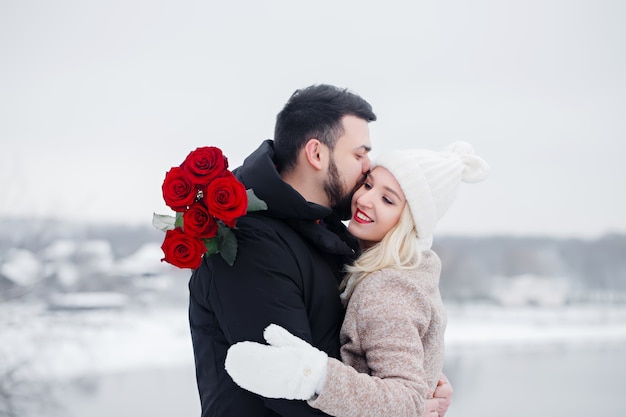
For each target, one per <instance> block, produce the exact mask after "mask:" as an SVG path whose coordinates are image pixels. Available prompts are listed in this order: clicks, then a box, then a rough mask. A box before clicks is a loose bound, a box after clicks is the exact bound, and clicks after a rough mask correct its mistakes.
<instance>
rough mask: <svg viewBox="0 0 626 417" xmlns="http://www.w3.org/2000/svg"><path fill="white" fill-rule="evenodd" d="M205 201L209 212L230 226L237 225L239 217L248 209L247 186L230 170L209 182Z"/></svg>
mask: <svg viewBox="0 0 626 417" xmlns="http://www.w3.org/2000/svg"><path fill="white" fill-rule="evenodd" d="M204 202H205V203H206V206H207V208H208V209H209V213H211V215H213V216H215V217H217V218H218V219H220V220H221V221H223V222H224V223H225V224H226V225H227V226H228V227H235V221H236V220H237V218H238V217H241V216H243V215H244V214H246V211H247V210H248V195H247V194H246V187H245V186H244V185H243V184H242V183H241V182H240V181H239V180H238V179H237V178H235V176H234V175H233V173H232V172H230V171H226V172H225V174H224V176H223V177H220V178H216V179H215V180H213V182H211V183H210V184H209V186H208V187H207V189H206V192H205V193H204Z"/></svg>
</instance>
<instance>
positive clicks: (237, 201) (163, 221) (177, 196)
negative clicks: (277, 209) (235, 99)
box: [152, 146, 267, 269]
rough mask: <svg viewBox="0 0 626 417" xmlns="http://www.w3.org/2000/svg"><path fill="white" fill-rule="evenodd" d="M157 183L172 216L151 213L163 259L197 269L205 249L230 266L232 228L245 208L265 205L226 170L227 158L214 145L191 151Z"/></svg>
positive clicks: (234, 252)
mask: <svg viewBox="0 0 626 417" xmlns="http://www.w3.org/2000/svg"><path fill="white" fill-rule="evenodd" d="M161 188H162V191H163V199H164V200H165V204H166V205H167V206H168V207H170V208H171V209H172V210H174V211H175V212H176V216H168V215H162V214H156V213H154V215H153V218H152V224H153V225H154V227H156V228H157V229H159V230H162V231H164V232H165V239H164V240H163V245H161V249H162V250H163V253H164V254H165V257H164V258H163V259H161V261H166V262H168V263H170V264H172V265H174V266H177V267H179V268H192V269H196V268H198V267H199V266H200V262H202V256H203V255H204V254H205V253H207V254H209V255H210V254H213V253H217V252H219V253H220V254H221V255H222V257H223V258H224V260H226V262H228V264H229V265H233V263H234V262H235V257H236V256H237V241H236V239H235V236H234V234H233V233H232V231H231V228H235V225H236V222H237V219H238V218H239V217H241V216H243V215H245V214H246V213H247V212H249V211H256V210H265V209H267V205H266V204H265V203H264V202H263V201H262V200H260V199H259V198H258V197H256V195H254V192H253V191H252V189H248V190H246V188H245V186H244V185H243V184H242V183H241V182H240V181H239V180H238V179H237V178H236V177H235V176H234V175H233V173H232V172H230V171H229V170H228V159H227V158H226V157H225V156H224V155H223V154H222V150H221V149H219V148H216V147H214V146H205V147H201V148H197V149H196V150H194V151H192V152H190V153H189V155H187V158H185V160H184V161H183V163H182V164H181V165H180V166H177V167H172V168H171V169H170V170H169V171H168V172H167V173H166V174H165V179H164V180H163V185H162V187H161Z"/></svg>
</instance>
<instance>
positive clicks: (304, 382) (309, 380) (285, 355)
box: [225, 324, 328, 400]
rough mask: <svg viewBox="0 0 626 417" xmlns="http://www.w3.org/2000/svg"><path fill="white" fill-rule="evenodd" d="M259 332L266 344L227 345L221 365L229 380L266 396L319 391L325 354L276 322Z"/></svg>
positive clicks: (296, 395) (300, 395)
mask: <svg viewBox="0 0 626 417" xmlns="http://www.w3.org/2000/svg"><path fill="white" fill-rule="evenodd" d="M263 336H264V337H265V340H266V341H267V342H268V343H269V345H262V344H260V343H256V342H239V343H235V344H234V345H232V346H231V347H230V348H229V349H228V353H227V354H226V362H225V367H226V371H227V372H228V374H229V375H230V376H231V378H232V379H233V381H235V383H236V384H237V385H239V386H240V387H241V388H244V389H247V390H248V391H252V392H254V393H255V394H259V395H262V396H264V397H267V398H285V399H288V400H308V399H310V398H312V397H313V396H314V395H315V392H316V389H318V392H319V388H321V386H322V385H323V383H324V380H325V379H326V366H327V364H328V355H326V354H325V353H324V352H322V351H320V350H318V349H316V348H314V347H313V346H311V345H310V344H308V343H307V342H305V341H304V340H302V339H300V338H298V337H296V336H294V335H292V334H291V333H289V332H288V331H287V330H285V329H283V328H282V327H280V326H278V325H276V324H270V325H269V326H267V328H266V329H265V332H264V333H263ZM318 386H319V388H318Z"/></svg>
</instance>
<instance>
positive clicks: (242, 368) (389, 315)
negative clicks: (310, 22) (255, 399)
mask: <svg viewBox="0 0 626 417" xmlns="http://www.w3.org/2000/svg"><path fill="white" fill-rule="evenodd" d="M488 170H489V167H488V165H487V164H486V163H485V161H483V160H482V159H481V158H479V157H478V156H476V155H475V154H474V152H473V149H472V147H471V146H470V145H469V144H467V143H464V142H457V143H455V144H453V145H451V146H450V147H448V149H446V151H444V152H433V151H427V150H409V151H395V152H390V153H387V154H386V155H383V156H382V157H381V158H379V159H378V160H377V161H376V167H375V168H374V169H373V170H372V171H371V173H370V174H369V175H368V178H367V180H366V181H365V183H364V184H363V185H362V187H361V188H359V189H358V190H357V191H356V193H355V194H354V196H353V199H352V219H351V220H350V223H349V225H348V230H349V231H350V232H351V233H352V234H353V235H354V236H355V237H357V238H358V239H359V240H360V242H361V246H362V249H363V252H362V254H361V255H360V256H359V258H358V259H357V260H356V261H355V262H354V264H353V265H351V266H349V267H348V268H347V274H346V277H345V279H344V280H343V282H342V285H341V289H342V290H343V292H342V295H341V296H342V300H343V302H344V305H345V306H346V316H345V319H344V322H343V325H342V328H341V333H340V341H341V345H342V347H341V358H342V362H339V361H338V360H335V359H332V358H328V357H327V355H326V354H325V353H323V352H321V351H319V350H317V349H316V348H314V347H312V346H310V345H309V344H308V343H306V342H304V341H303V340H301V339H299V338H297V337H295V336H293V335H291V334H290V333H288V332H287V331H286V330H284V329H283V328H281V327H279V326H277V325H270V326H268V328H267V329H266V330H265V333H264V336H265V339H266V341H267V342H268V343H269V345H261V344H258V343H253V342H242V343H237V344H235V345H233V346H232V347H231V348H230V349H229V352H228V356H227V358H226V369H227V371H228V372H229V374H230V375H231V377H232V378H233V380H234V381H235V382H236V383H237V384H239V385H240V386H241V387H243V388H245V389H247V390H250V391H252V392H255V393H257V394H260V395H263V396H266V397H274V398H288V399H304V400H307V401H308V403H309V405H311V406H312V407H314V408H317V409H319V410H321V411H323V412H325V413H327V414H330V415H334V416H340V417H344V416H345V417H347V416H380V415H385V416H422V415H424V412H425V407H424V404H425V401H426V400H427V399H429V398H432V394H433V392H434V390H435V388H436V385H437V381H438V379H439V376H440V374H441V371H442V367H443V352H444V331H445V326H446V316H445V311H444V308H443V303H442V301H441V296H440V293H439V288H438V284H439V276H440V272H441V263H440V260H439V257H438V256H437V254H435V252H433V251H432V250H431V245H432V236H433V231H434V229H435V226H436V223H437V221H438V220H439V219H440V218H441V216H442V215H443V214H444V213H445V212H446V211H447V210H448V208H449V207H450V205H451V203H452V201H453V199H454V197H455V195H456V191H457V186H458V184H459V182H461V181H464V182H477V181H481V180H482V179H484V178H485V177H486V175H487V173H488ZM346 399H350V401H347V400H346ZM431 414H432V415H433V416H434V415H437V413H436V411H431Z"/></svg>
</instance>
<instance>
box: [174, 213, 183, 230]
mask: <svg viewBox="0 0 626 417" xmlns="http://www.w3.org/2000/svg"><path fill="white" fill-rule="evenodd" d="M174 225H175V226H176V227H183V213H179V212H176V223H174Z"/></svg>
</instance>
